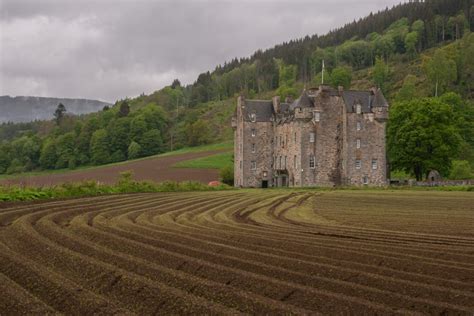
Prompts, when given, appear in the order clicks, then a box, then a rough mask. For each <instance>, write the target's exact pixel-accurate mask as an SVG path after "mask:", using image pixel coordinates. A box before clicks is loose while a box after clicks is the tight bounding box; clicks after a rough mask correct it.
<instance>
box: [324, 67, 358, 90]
mask: <svg viewBox="0 0 474 316" xmlns="http://www.w3.org/2000/svg"><path fill="white" fill-rule="evenodd" d="M351 81H352V72H351V69H350V68H348V67H337V68H334V69H333V71H332V72H331V79H330V81H329V82H331V85H332V86H333V87H334V88H337V87H339V86H343V87H344V89H349V88H350V87H351Z"/></svg>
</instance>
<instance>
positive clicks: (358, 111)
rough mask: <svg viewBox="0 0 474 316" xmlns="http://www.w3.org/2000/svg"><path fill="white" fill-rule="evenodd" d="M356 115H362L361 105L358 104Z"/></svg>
mask: <svg viewBox="0 0 474 316" xmlns="http://www.w3.org/2000/svg"><path fill="white" fill-rule="evenodd" d="M356 113H357V114H361V113H362V105H360V104H357V105H356Z"/></svg>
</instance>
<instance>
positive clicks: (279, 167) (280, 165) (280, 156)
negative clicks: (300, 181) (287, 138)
mask: <svg viewBox="0 0 474 316" xmlns="http://www.w3.org/2000/svg"><path fill="white" fill-rule="evenodd" d="M282 158H283V157H282V156H280V165H279V168H278V169H282V168H281V167H282V166H283V164H282V162H283V161H282Z"/></svg>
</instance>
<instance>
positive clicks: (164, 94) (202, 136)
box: [0, 0, 474, 179]
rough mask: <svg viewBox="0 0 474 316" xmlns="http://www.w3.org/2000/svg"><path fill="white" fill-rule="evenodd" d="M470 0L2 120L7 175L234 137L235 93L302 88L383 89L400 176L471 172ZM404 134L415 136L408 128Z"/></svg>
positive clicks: (394, 13)
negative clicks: (91, 105) (75, 110)
mask: <svg viewBox="0 0 474 316" xmlns="http://www.w3.org/2000/svg"><path fill="white" fill-rule="evenodd" d="M472 31H474V1H473V0H459V1H450V0H426V1H410V2H407V3H404V4H400V5H397V6H394V7H393V8H390V9H388V8H387V9H386V10H384V11H380V12H377V13H371V14H370V15H368V16H367V17H365V18H362V19H360V20H358V21H353V22H351V23H349V24H347V25H344V26H343V27H341V28H339V29H335V30H332V31H331V32H329V33H328V34H325V35H313V36H306V37H305V38H302V39H298V40H293V41H290V42H287V43H283V44H280V45H277V46H275V47H273V48H271V49H268V50H266V51H257V52H255V53H254V54H253V55H252V56H250V57H247V58H241V59H233V60H231V61H230V62H228V63H225V64H224V65H219V66H217V67H216V68H215V69H214V70H213V71H212V72H211V71H209V72H206V73H202V74H200V75H199V76H198V78H197V80H196V81H195V82H194V83H193V84H190V85H186V86H183V85H182V84H181V83H180V81H179V80H178V79H176V80H174V81H173V82H172V83H171V84H170V86H167V87H165V88H163V89H161V90H158V91H155V92H154V93H152V94H150V95H144V94H142V95H140V96H138V97H136V98H131V99H125V100H118V101H117V102H116V103H115V104H114V105H113V106H111V107H104V109H103V110H102V111H100V112H97V113H93V114H88V115H81V116H73V115H69V114H68V112H67V108H65V107H64V106H62V104H59V105H58V106H57V109H56V112H55V120H53V121H35V122H30V123H21V124H13V123H6V124H2V125H0V174H2V173H3V174H14V173H20V172H27V171H37V170H53V169H64V168H69V169H74V168H77V167H79V166H88V165H101V164H107V163H113V162H120V161H124V160H128V159H136V158H140V157H145V156H150V155H154V154H158V153H161V152H166V151H169V150H173V149H177V148H180V147H184V146H196V145H201V144H207V143H211V142H216V141H222V140H229V139H232V136H233V134H232V130H231V128H230V117H231V116H232V114H233V111H234V106H235V98H236V96H238V95H239V94H243V95H245V96H247V97H249V98H269V97H271V96H272V95H280V96H281V97H282V98H285V97H289V98H295V97H297V96H298V95H299V94H300V92H301V90H302V89H303V87H304V86H313V85H314V86H315V85H318V84H320V83H321V77H322V76H321V71H322V64H323V61H324V64H325V69H324V71H325V75H324V78H325V83H327V84H330V85H332V86H334V87H337V86H344V88H345V89H351V88H352V89H369V88H371V87H373V86H378V87H380V88H381V89H382V90H383V92H384V94H385V95H386V97H387V99H388V100H389V103H390V104H391V106H392V108H391V114H390V122H389V128H388V135H389V137H388V147H389V157H390V160H391V167H392V169H393V171H395V174H396V172H405V173H407V174H411V175H413V176H416V178H418V179H421V178H422V177H423V175H424V174H425V173H426V172H427V171H428V170H430V169H437V170H440V172H442V173H443V175H445V176H450V177H452V178H467V177H471V176H472V170H473V168H474V125H473V124H474V123H473V122H474V111H473V107H474V105H473V98H474V86H473V82H474V80H473V79H474V78H473V76H474V69H473V68H474V34H473V33H471V32H472ZM407 131H408V132H407Z"/></svg>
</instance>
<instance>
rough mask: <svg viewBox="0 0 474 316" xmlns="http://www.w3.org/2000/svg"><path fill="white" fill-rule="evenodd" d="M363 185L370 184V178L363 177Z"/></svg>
mask: <svg viewBox="0 0 474 316" xmlns="http://www.w3.org/2000/svg"><path fill="white" fill-rule="evenodd" d="M362 183H363V184H369V177H367V176H363V177H362Z"/></svg>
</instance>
